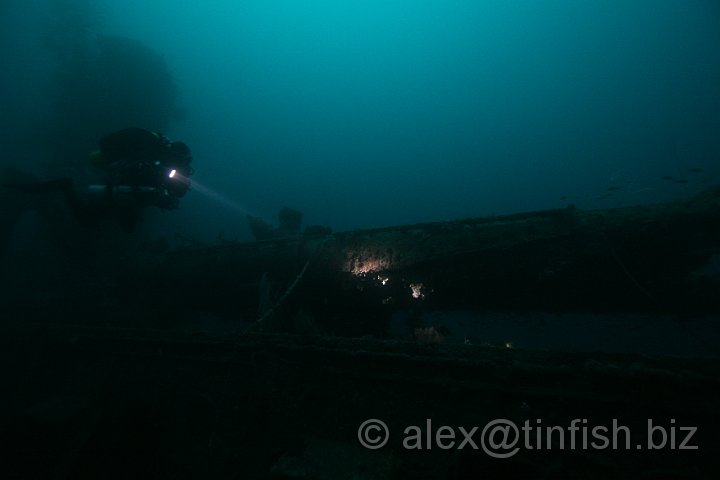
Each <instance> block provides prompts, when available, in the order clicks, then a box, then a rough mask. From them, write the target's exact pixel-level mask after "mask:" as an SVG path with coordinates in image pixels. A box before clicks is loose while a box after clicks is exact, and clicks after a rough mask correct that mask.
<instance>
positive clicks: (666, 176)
mask: <svg viewBox="0 0 720 480" xmlns="http://www.w3.org/2000/svg"><path fill="white" fill-rule="evenodd" d="M660 178H662V179H663V180H672V179H673V177H671V176H670V175H665V176H664V177H660Z"/></svg>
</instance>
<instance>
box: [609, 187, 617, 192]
mask: <svg viewBox="0 0 720 480" xmlns="http://www.w3.org/2000/svg"><path fill="white" fill-rule="evenodd" d="M605 190H607V191H608V192H617V191H618V190H620V187H608V188H606V189H605Z"/></svg>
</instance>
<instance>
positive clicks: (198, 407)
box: [0, 190, 720, 479]
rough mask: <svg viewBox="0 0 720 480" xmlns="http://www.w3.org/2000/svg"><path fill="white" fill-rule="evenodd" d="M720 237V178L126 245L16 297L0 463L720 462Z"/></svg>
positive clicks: (365, 473)
mask: <svg viewBox="0 0 720 480" xmlns="http://www.w3.org/2000/svg"><path fill="white" fill-rule="evenodd" d="M719 254H720V191H718V190H710V191H708V192H706V193H705V194H703V195H701V196H699V197H696V198H694V199H692V200H690V201H687V202H682V203H677V204H669V205H657V206H644V207H633V208H626V209H615V210H603V211H589V212H583V211H579V210H576V209H574V208H568V209H564V210H553V211H544V212H533V213H529V214H517V215H511V216H506V217H496V218H486V219H472V220H467V221H457V222H448V223H437V224H426V225H415V226H408V227H398V228H387V229H381V230H367V231H357V232H346V233H338V234H334V235H323V236H296V237H292V238H285V239H276V240H269V241H264V242H254V243H230V244H225V245H220V246H216V247H205V248H187V249H178V250H173V251H167V252H164V253H147V252H146V253H145V254H144V255H145V256H142V257H141V256H140V255H139V254H135V255H134V256H127V255H125V256H121V255H117V260H116V261H115V262H110V261H108V262H106V263H104V264H103V267H102V268H101V269H99V270H98V271H96V272H95V273H93V274H90V273H88V270H82V271H77V272H76V273H75V274H68V275H67V277H66V278H65V282H61V283H64V285H55V287H54V288H55V290H54V291H49V290H48V289H49V287H42V288H37V289H35V290H32V289H25V290H23V292H24V293H22V294H17V295H15V296H14V297H12V298H8V299H7V300H6V302H5V304H4V307H3V317H2V336H1V337H0V366H1V368H2V375H3V379H4V381H3V382H4V388H5V392H6V395H3V396H2V409H1V410H0V412H2V416H1V417H0V439H1V440H2V451H3V452H4V453H5V454H6V455H5V460H3V462H4V463H3V466H2V469H3V470H4V471H5V472H8V473H9V475H8V477H9V478H15V477H17V478H63V479H64V478H67V479H70V478H118V479H129V478H188V479H190V478H273V479H337V478H357V479H403V478H428V479H430V478H433V479H436V478H442V479H464V478H547V479H550V478H565V477H568V476H572V477H574V478H598V479H601V478H602V479H606V478H608V477H616V478H714V472H715V473H716V472H717V471H718V470H719V467H720V464H719V462H718V456H717V455H716V454H715V452H717V451H718V448H720V440H719V437H718V435H717V431H718V428H720V417H718V413H717V412H718V407H720V405H719V404H718V397H717V393H716V392H717V391H718V389H719V388H718V387H720V385H719V383H720V363H719V362H718V351H717V345H718V333H717V332H718V330H717V319H718V314H720V300H719V298H720V296H719V295H718V294H717V293H718V291H720V289H719V288H718V287H719V286H720V284H719V279H720V277H719V275H718V273H719V272H718V268H717V258H718V255H719ZM79 285H82V289H79V288H78V286H79ZM108 285H112V286H113V288H112V289H108V288H107V286H108ZM529 332H532V333H529ZM639 332H640V333H639ZM631 339H632V341H631ZM370 419H377V420H382V421H383V422H384V425H385V426H386V427H387V429H388V431H389V437H388V439H387V443H386V444H385V445H383V446H382V448H378V449H375V448H366V447H364V446H363V442H365V444H366V445H370V446H371V447H375V446H378V445H379V443H382V442H381V441H382V440H383V438H382V437H381V435H382V434H384V431H383V430H382V428H381V427H379V426H378V424H375V426H374V428H373V429H370V430H367V431H364V432H361V434H360V435H359V434H358V429H359V428H360V427H361V425H367V424H366V423H365V422H366V421H367V420H370ZM500 419H502V420H503V421H504V422H505V423H503V424H501V426H502V425H504V426H505V427H507V428H506V429H502V430H497V431H496V432H495V434H488V433H487V432H489V431H491V430H487V429H486V427H487V426H488V425H490V426H492V425H498V424H497V423H493V422H497V421H498V420H500ZM510 422H512V423H510ZM526 422H527V423H526ZM510 424H512V425H515V426H516V427H517V430H513V429H512V428H511V427H508V425H510ZM541 426H542V427H553V426H555V427H557V428H555V429H554V430H542V429H541V428H540V427H541ZM475 427H477V428H475ZM523 427H524V428H523ZM571 427H572V428H571ZM594 427H600V428H601V429H602V428H605V430H593V428H594ZM573 428H575V429H574V430H573ZM690 431H692V432H693V435H692V437H688V432H690ZM415 432H421V434H417V435H414V433H415ZM451 432H452V433H451ZM593 432H595V433H593ZM363 433H364V434H365V436H363ZM597 433H605V434H607V441H606V442H604V441H603V440H602V439H601V438H599V437H597V436H594V435H595V434H597ZM486 434H487V435H486ZM413 435H414V436H413ZM571 435H572V436H571ZM613 435H614V436H613ZM503 439H505V440H508V441H509V440H513V439H515V440H519V442H518V443H517V444H515V445H516V446H517V448H518V450H517V451H514V450H512V449H510V451H512V452H513V453H512V454H507V453H508V452H507V451H501V452H500V453H501V455H498V450H500V449H494V448H492V447H493V445H496V444H497V443H499V442H501V441H502V440H503ZM593 441H594V442H595V443H592V442H593ZM448 445H450V447H448ZM681 445H682V448H681ZM428 447H430V448H428ZM444 447H448V448H444ZM690 447H698V448H697V449H695V448H690ZM502 454H506V455H504V456H506V457H507V458H497V457H498V456H503V455H502Z"/></svg>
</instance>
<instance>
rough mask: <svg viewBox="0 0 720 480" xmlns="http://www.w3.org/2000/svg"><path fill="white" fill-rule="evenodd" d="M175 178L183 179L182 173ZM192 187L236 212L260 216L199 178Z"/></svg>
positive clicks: (193, 182)
mask: <svg viewBox="0 0 720 480" xmlns="http://www.w3.org/2000/svg"><path fill="white" fill-rule="evenodd" d="M174 178H177V179H179V180H181V181H182V175H180V174H177V173H176V174H175V176H174ZM185 180H186V181H188V182H189V180H188V179H185ZM191 189H192V190H193V191H194V192H198V193H199V194H201V195H203V196H205V197H207V198H209V199H210V200H213V201H215V202H217V203H219V204H220V205H222V206H224V207H226V208H228V209H230V210H232V211H234V212H237V213H241V214H243V215H252V216H254V217H258V216H259V215H256V214H255V213H253V212H252V211H251V210H250V209H248V208H246V207H245V206H243V205H241V204H240V203H238V202H236V201H234V200H230V199H229V198H227V197H226V196H225V195H222V194H221V193H218V192H216V191H215V190H213V189H211V188H209V187H206V186H205V185H203V184H202V183H199V182H198V181H197V180H194V179H193V181H192V184H191ZM261 218H262V217H261Z"/></svg>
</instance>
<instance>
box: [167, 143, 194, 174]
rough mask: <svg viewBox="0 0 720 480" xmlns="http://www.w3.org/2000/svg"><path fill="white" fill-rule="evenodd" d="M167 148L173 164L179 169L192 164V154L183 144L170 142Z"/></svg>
mask: <svg viewBox="0 0 720 480" xmlns="http://www.w3.org/2000/svg"><path fill="white" fill-rule="evenodd" d="M169 148H170V155H171V156H172V159H173V163H175V164H176V165H177V166H178V167H180V168H183V167H186V166H188V165H190V162H192V154H191V153H190V148H189V147H188V146H187V145H186V144H185V142H172V143H170V147H169Z"/></svg>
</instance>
